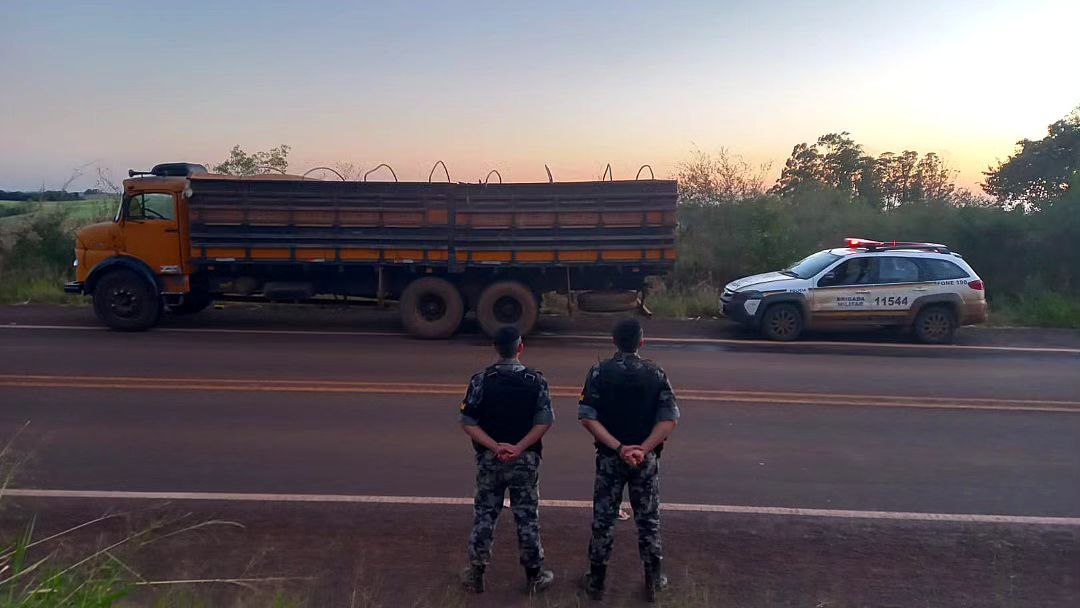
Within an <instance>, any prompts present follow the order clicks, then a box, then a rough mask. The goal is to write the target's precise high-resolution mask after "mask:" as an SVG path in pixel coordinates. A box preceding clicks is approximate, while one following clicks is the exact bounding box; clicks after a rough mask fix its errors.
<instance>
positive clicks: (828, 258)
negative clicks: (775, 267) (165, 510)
mask: <svg viewBox="0 0 1080 608" xmlns="http://www.w3.org/2000/svg"><path fill="white" fill-rule="evenodd" d="M839 259H840V256H838V255H836V254H835V253H830V252H828V251H819V252H817V253H815V254H814V255H812V256H810V257H808V258H804V259H803V260H802V261H801V262H799V263H797V264H794V265H793V266H791V267H790V268H787V269H786V270H784V274H790V275H794V276H797V277H799V278H800V279H809V278H810V277H812V276H814V275H816V274H817V273H819V272H821V271H822V270H825V267H826V266H828V265H829V264H832V263H833V262H835V261H836V260H839Z"/></svg>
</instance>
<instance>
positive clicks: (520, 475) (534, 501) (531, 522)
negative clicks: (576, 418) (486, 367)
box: [460, 359, 554, 570]
mask: <svg viewBox="0 0 1080 608" xmlns="http://www.w3.org/2000/svg"><path fill="white" fill-rule="evenodd" d="M496 367H502V368H503V369H508V370H512V371H521V370H526V368H525V366H524V365H522V364H521V363H519V362H517V361H516V360H512V359H507V360H500V361H499V362H498V363H496ZM533 373H535V374H536V375H537V376H538V379H539V384H540V391H539V396H538V398H537V400H536V409H535V414H534V416H533V424H551V423H552V422H553V421H554V412H553V411H552V407H551V397H550V395H549V392H548V385H547V381H546V380H544V377H543V375H541V374H540V372H533ZM483 388H484V372H481V373H478V374H476V375H475V376H473V378H472V380H471V381H470V382H469V389H468V392H467V393H466V395H465V400H464V401H463V402H462V405H461V415H460V422H461V423H462V424H465V425H474V424H479V423H480V418H481V417H482V415H483V399H484V394H483ZM540 460H541V453H540V451H539V450H527V451H525V452H524V453H522V455H521V457H520V458H518V459H517V460H515V461H513V462H508V463H502V462H499V459H498V458H496V457H495V454H494V453H493V452H491V451H488V450H484V451H480V452H478V453H477V454H476V496H475V499H474V503H473V505H474V506H473V510H474V521H473V529H472V533H471V534H470V536H469V548H468V554H469V563H470V564H472V565H473V566H480V567H483V566H486V565H487V563H488V561H489V560H490V559H491V543H492V541H493V540H494V534H495V523H496V521H497V520H498V518H499V513H500V512H502V508H503V498H504V496H505V495H506V493H507V491H509V494H510V510H511V512H512V513H513V514H514V521H515V523H516V524H517V533H518V552H519V557H520V560H521V565H522V566H524V567H525V568H526V569H527V570H529V569H537V568H540V567H541V566H542V565H543V563H544V549H543V546H542V545H541V544H540V512H539V504H540V486H539V476H540Z"/></svg>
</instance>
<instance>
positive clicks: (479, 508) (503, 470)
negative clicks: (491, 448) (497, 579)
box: [469, 452, 544, 568]
mask: <svg viewBox="0 0 1080 608" xmlns="http://www.w3.org/2000/svg"><path fill="white" fill-rule="evenodd" d="M508 490H509V493H510V511H511V512H512V513H513V514H514V521H515V523H517V537H518V553H519V557H520V559H521V565H522V566H524V567H525V568H539V567H540V566H542V565H543V564H544V548H543V547H542V546H541V545H540V455H539V454H537V453H536V452H525V453H524V454H522V455H521V457H520V458H518V459H517V460H515V461H514V462H509V463H505V464H504V463H501V462H499V459H498V458H496V457H495V454H493V453H492V452H482V453H480V454H477V455H476V499H475V501H474V503H473V511H474V520H473V529H472V534H471V535H470V536H469V563H471V564H473V565H476V566H483V565H487V563H488V561H489V560H490V559H491V542H492V540H494V538H495V523H496V521H497V520H498V519H499V513H500V512H502V508H503V497H504V496H505V494H506V493H507V491H508Z"/></svg>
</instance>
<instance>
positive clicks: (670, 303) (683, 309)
mask: <svg viewBox="0 0 1080 608" xmlns="http://www.w3.org/2000/svg"><path fill="white" fill-rule="evenodd" d="M719 303H720V291H719V290H718V289H716V288H715V287H713V286H711V285H706V284H702V285H696V286H692V287H678V288H673V289H662V290H657V291H656V292H650V293H649V295H648V297H647V298H646V299H645V305H646V306H647V307H648V308H649V310H651V311H652V312H653V314H654V315H656V316H658V317H663V318H667V319H713V318H716V317H719V316H720V304H719Z"/></svg>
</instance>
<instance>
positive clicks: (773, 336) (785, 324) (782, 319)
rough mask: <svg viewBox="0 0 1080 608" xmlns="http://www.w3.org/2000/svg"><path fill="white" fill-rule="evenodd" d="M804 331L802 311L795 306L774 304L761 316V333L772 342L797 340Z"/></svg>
mask: <svg viewBox="0 0 1080 608" xmlns="http://www.w3.org/2000/svg"><path fill="white" fill-rule="evenodd" d="M802 330H803V316H802V311H801V310H799V307H798V306H796V305H794V304H773V305H772V306H770V307H769V308H767V309H766V310H765V314H763V315H761V333H762V334H764V335H765V337H766V338H768V339H770V340H775V341H778V342H788V341H791V340H795V339H797V338H798V337H799V334H801V333H802Z"/></svg>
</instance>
